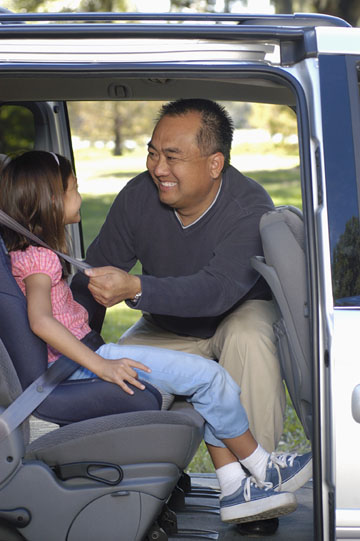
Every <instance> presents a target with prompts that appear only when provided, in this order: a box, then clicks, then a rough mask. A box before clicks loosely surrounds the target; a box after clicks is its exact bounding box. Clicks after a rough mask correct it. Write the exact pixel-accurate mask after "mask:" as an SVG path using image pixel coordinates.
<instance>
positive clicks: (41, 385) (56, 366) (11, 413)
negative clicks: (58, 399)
mask: <svg viewBox="0 0 360 541" xmlns="http://www.w3.org/2000/svg"><path fill="white" fill-rule="evenodd" d="M77 366H78V365H77V364H76V363H75V362H74V361H72V360H71V359H69V358H67V357H60V358H59V359H57V360H56V361H55V362H54V363H53V364H52V365H51V366H50V367H49V368H48V369H47V370H46V371H45V372H44V373H43V374H41V376H39V377H38V378H37V379H36V380H35V381H33V382H32V383H31V384H30V385H29V386H28V387H27V388H26V389H25V391H23V392H22V393H21V395H19V396H18V397H17V398H16V399H15V400H14V402H12V403H11V404H10V406H8V407H7V408H6V410H5V411H4V412H3V413H2V414H1V415H0V443H1V442H2V441H3V440H4V439H5V438H7V437H8V436H9V435H10V434H11V432H13V431H14V430H15V429H16V428H17V427H18V426H19V425H21V423H23V422H24V421H25V419H27V417H29V415H31V413H32V412H33V411H34V410H36V408H37V407H38V406H39V405H40V404H41V403H42V402H43V401H44V400H45V398H47V396H49V394H50V393H51V391H52V390H53V389H54V388H55V387H56V386H57V385H58V384H59V383H61V381H63V380H64V379H66V378H68V377H69V376H71V374H72V373H73V372H74V370H75V369H76V368H77Z"/></svg>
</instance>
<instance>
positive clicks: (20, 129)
mask: <svg viewBox="0 0 360 541" xmlns="http://www.w3.org/2000/svg"><path fill="white" fill-rule="evenodd" d="M34 141H35V122H34V115H33V113H32V112H31V111H30V109H28V108H27V107H24V106H22V105H1V106H0V154H6V155H9V154H10V155H11V154H13V153H15V152H18V151H20V150H33V148H34Z"/></svg>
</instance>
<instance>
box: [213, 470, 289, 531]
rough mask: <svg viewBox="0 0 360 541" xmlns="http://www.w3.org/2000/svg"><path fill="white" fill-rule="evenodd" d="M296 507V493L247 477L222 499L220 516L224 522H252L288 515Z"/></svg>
mask: <svg viewBox="0 0 360 541" xmlns="http://www.w3.org/2000/svg"><path fill="white" fill-rule="evenodd" d="M296 507H297V502H296V498H295V496H294V494H291V493H290V492H275V491H274V490H273V488H272V485H271V483H262V484H261V485H259V484H258V483H257V482H256V480H255V479H254V478H253V477H246V478H245V479H244V480H243V481H242V483H241V486H240V488H238V490H237V491H236V492H234V493H233V494H230V496H224V497H223V498H221V499H220V517H221V520H223V521H224V522H251V521H253V520H266V519H269V518H273V517H279V516H281V515H287V514H288V513H292V512H293V511H295V509H296Z"/></svg>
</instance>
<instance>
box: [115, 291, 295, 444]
mask: <svg viewBox="0 0 360 541" xmlns="http://www.w3.org/2000/svg"><path fill="white" fill-rule="evenodd" d="M275 318H276V315H275V310H274V306H273V303H272V301H262V300H250V301H247V302H245V303H244V304H243V305H241V306H240V307H239V308H237V309H236V310H234V312H232V313H231V314H229V315H228V316H227V317H226V318H225V319H224V320H223V321H222V322H221V323H220V325H219V326H218V328H217V330H216V332H215V334H214V335H213V336H212V337H211V338H207V339H203V338H195V337H192V336H179V335H177V334H174V333H171V332H168V331H164V330H163V329H161V328H160V327H158V326H157V325H156V324H154V322H153V320H152V318H151V316H150V315H148V314H144V315H143V317H142V318H141V319H140V320H139V321H138V322H137V323H135V325H133V326H132V327H131V328H130V329H129V330H128V331H126V332H125V334H124V335H123V336H122V337H121V339H120V341H119V343H120V344H142V345H149V346H155V347H162V348H168V349H174V350H177V351H186V352H188V353H195V354H197V355H202V356H203V357H207V358H209V359H217V360H218V361H219V363H220V364H221V365H222V366H223V367H224V368H225V369H226V370H227V371H228V372H229V373H230V375H231V376H232V378H233V379H234V380H235V381H236V383H237V384H238V385H239V386H240V388H241V402H242V404H243V406H244V408H245V410H246V412H247V415H248V419H249V425H250V430H251V431H252V433H253V435H254V437H255V438H256V440H257V441H258V442H259V443H260V444H261V445H262V446H263V447H264V448H265V449H266V450H267V451H268V452H271V451H274V450H275V449H276V447H277V445H278V443H279V441H280V437H281V435H282V431H283V419H284V410H285V390H284V385H283V382H282V378H281V374H280V365H279V361H278V357H277V353H276V346H275V338H274V333H273V328H272V324H273V322H274V321H275Z"/></svg>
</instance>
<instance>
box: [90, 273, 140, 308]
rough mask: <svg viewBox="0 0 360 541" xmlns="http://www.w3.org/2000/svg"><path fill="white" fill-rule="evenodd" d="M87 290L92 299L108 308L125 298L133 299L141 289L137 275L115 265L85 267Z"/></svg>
mask: <svg viewBox="0 0 360 541" xmlns="http://www.w3.org/2000/svg"><path fill="white" fill-rule="evenodd" d="M85 274H86V275H87V276H88V277H89V285H88V287H89V290H90V292H91V294H92V296H93V297H94V299H95V300H96V301H97V302H98V303H99V304H102V305H103V306H105V307H106V308H109V307H110V306H114V305H115V304H118V303H119V302H121V301H124V300H126V299H133V298H134V297H135V295H136V293H139V292H140V291H141V282H140V278H139V277H138V276H134V275H132V274H128V273H127V272H125V271H123V270H121V269H118V268H116V267H95V268H91V269H86V270H85Z"/></svg>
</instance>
